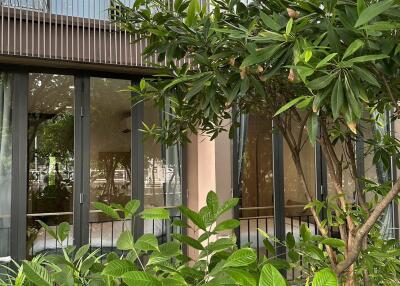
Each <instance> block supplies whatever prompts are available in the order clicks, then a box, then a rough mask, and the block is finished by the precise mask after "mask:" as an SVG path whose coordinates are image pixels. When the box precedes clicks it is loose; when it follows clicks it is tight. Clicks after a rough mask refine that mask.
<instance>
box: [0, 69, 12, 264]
mask: <svg viewBox="0 0 400 286" xmlns="http://www.w3.org/2000/svg"><path fill="white" fill-rule="evenodd" d="M11 100H12V91H11V76H10V75H9V74H7V73H0V257H7V256H9V255H10V226H11V219H10V214H11V167H12V141H11V139H12V138H11Z"/></svg>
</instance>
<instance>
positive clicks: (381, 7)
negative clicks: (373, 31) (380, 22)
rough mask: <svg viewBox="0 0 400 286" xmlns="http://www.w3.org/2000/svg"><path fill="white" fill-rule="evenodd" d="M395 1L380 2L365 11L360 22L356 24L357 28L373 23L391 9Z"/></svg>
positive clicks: (360, 17)
mask: <svg viewBox="0 0 400 286" xmlns="http://www.w3.org/2000/svg"><path fill="white" fill-rule="evenodd" d="M393 3H394V1H393V0H386V1H379V2H377V3H374V4H372V5H370V6H368V7H367V8H365V9H364V10H362V12H361V14H360V16H359V17H358V20H357V22H356V24H355V27H359V26H361V25H364V24H366V23H368V22H369V21H371V20H372V19H373V18H375V17H376V16H378V15H380V14H382V13H383V12H385V11H386V10H388V9H390V8H391V7H392V6H393Z"/></svg>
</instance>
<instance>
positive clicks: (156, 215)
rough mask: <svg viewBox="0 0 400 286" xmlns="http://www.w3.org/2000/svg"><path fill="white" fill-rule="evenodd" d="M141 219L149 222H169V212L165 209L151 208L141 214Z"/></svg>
mask: <svg viewBox="0 0 400 286" xmlns="http://www.w3.org/2000/svg"><path fill="white" fill-rule="evenodd" d="M140 217H141V218H142V219H146V220H147V219H148V220H155V219H156V220H157V219H159V220H163V219H166V220H169V211H168V210H166V209H164V208H151V209H145V210H144V211H143V212H141V213H140Z"/></svg>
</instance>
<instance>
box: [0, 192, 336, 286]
mask: <svg viewBox="0 0 400 286" xmlns="http://www.w3.org/2000/svg"><path fill="white" fill-rule="evenodd" d="M237 203H238V200H237V199H231V200H229V201H226V202H224V203H223V204H220V203H219V201H218V198H217V195H216V194H215V193H214V192H210V193H209V194H208V196H207V206H205V207H204V208H202V209H201V211H200V212H199V213H196V212H194V211H192V210H190V209H188V208H186V207H183V206H182V207H180V211H181V212H182V214H184V216H185V217H186V218H187V220H179V221H174V222H173V224H174V225H176V226H179V227H181V228H182V229H189V228H190V229H192V230H194V231H195V232H201V235H200V236H199V238H198V239H193V238H192V237H190V236H187V235H185V234H180V233H175V234H173V238H174V240H172V241H169V242H167V243H164V244H159V243H158V241H157V238H156V237H155V236H154V235H153V234H144V235H143V236H141V237H139V238H137V239H134V237H133V235H132V232H131V231H129V230H126V231H124V232H122V233H121V235H120V237H119V239H118V241H117V249H118V251H116V252H111V253H108V254H107V255H99V251H100V250H99V249H98V250H95V251H94V252H89V249H90V245H84V246H82V247H80V248H79V249H76V248H75V247H73V246H66V247H64V248H62V251H61V253H58V254H43V255H38V256H36V257H35V258H34V259H33V260H31V261H23V262H22V265H21V267H19V270H18V272H14V270H13V269H11V268H10V269H9V273H13V274H11V275H9V276H8V278H7V279H4V281H0V285H37V286H45V285H48V286H51V285H54V284H56V285H63V286H64V285H65V286H73V285H93V286H94V285H104V286H111V285H128V286H129V285H132V286H161V285H162V286H168V285H175V286H185V285H209V286H212V285H243V286H252V285H254V286H255V285H260V286H261V285H263V286H264V285H265V286H267V285H268V286H285V285H287V281H286V280H285V278H284V277H283V276H282V274H281V273H280V272H279V271H278V269H281V270H289V269H291V268H293V267H295V268H296V270H297V271H302V272H304V273H305V274H304V281H303V283H302V284H301V285H303V284H304V283H305V284H306V285H313V286H327V285H338V281H337V277H336V275H335V273H334V272H333V271H332V270H330V269H329V268H323V269H321V270H319V271H318V272H314V270H315V265H318V264H321V263H322V264H323V261H324V259H325V258H324V254H323V252H322V250H321V248H320V247H318V245H320V244H321V243H324V241H323V238H322V237H320V236H312V235H311V232H310V231H309V230H308V229H307V226H306V225H305V224H304V225H303V226H302V231H301V239H300V241H298V242H295V240H294V237H293V235H292V234H291V233H290V234H288V238H287V246H288V247H289V249H290V253H291V255H290V256H291V257H292V261H291V263H290V264H289V263H288V262H286V261H285V260H279V259H277V258H274V256H273V252H274V248H273V247H272V244H271V240H273V238H271V237H269V236H268V235H267V234H265V233H263V235H264V236H265V240H264V243H265V246H266V247H267V248H268V250H269V251H270V254H272V258H267V257H265V256H263V257H262V258H261V259H259V260H257V255H256V252H255V250H254V249H251V248H241V249H238V248H237V246H236V240H235V237H234V236H229V237H225V238H220V239H217V235H218V234H220V233H223V232H226V231H231V230H233V229H234V228H236V227H238V225H239V221H238V220H236V219H229V220H225V221H220V217H221V215H222V214H224V213H225V212H227V211H229V210H231V209H232V208H233V207H234V206H236V204H237ZM139 205H140V203H139V201H136V200H134V201H130V202H129V203H127V204H126V205H125V206H122V205H112V206H109V205H106V204H103V203H98V202H97V203H94V206H95V207H97V208H98V209H100V210H102V211H103V212H104V213H105V214H107V215H109V216H110V217H111V218H113V219H115V220H123V221H124V223H126V224H128V223H131V222H132V221H133V222H134V221H135V219H139V217H140V218H142V219H151V220H153V219H168V218H169V213H168V211H167V210H165V209H162V208H156V209H148V210H145V211H143V212H142V213H139V214H137V210H138V208H139ZM186 221H187V222H188V223H189V224H190V225H191V226H189V224H188V223H187V222H186ZM41 224H42V226H43V227H44V228H45V229H46V230H47V232H48V233H49V234H50V235H51V236H52V237H53V238H55V239H56V240H57V241H58V243H59V244H60V245H62V244H63V243H64V242H65V240H66V238H67V237H68V233H69V228H70V226H69V224H68V223H62V224H61V225H59V227H58V232H57V233H56V232H55V231H54V230H53V229H51V228H49V227H48V226H47V225H46V224H44V223H43V222H41ZM182 233H183V232H182ZM184 247H192V248H193V249H196V250H198V259H196V260H192V259H191V258H190V257H188V256H186V255H185V254H184V253H183V251H182V249H183V248H184ZM307 248H308V249H309V250H308V252H309V253H311V254H312V255H309V254H307V255H305V256H303V252H304V251H303V250H304V249H307ZM277 268H278V269H277ZM311 281H312V282H311Z"/></svg>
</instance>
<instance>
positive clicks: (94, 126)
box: [89, 78, 132, 252]
mask: <svg viewBox="0 0 400 286" xmlns="http://www.w3.org/2000/svg"><path fill="white" fill-rule="evenodd" d="M130 84H131V83H130V81H129V80H120V79H108V78H91V79H90V202H91V203H92V202H103V203H106V204H122V205H125V204H126V203H127V202H128V201H130V200H131V120H132V119H131V93H130V92H127V91H121V90H126V89H127V87H128V86H129V85H130ZM130 227H131V226H130V223H127V224H123V222H122V221H113V220H112V219H111V218H110V217H108V216H105V215H104V214H102V213H100V212H99V211H97V210H95V209H94V208H93V206H92V205H91V207H90V215H89V243H90V244H91V246H92V247H95V248H100V249H101V251H102V252H107V251H110V250H112V249H113V248H114V247H115V245H116V241H117V239H118V236H119V234H120V233H121V232H122V231H124V230H125V229H126V228H130Z"/></svg>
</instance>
